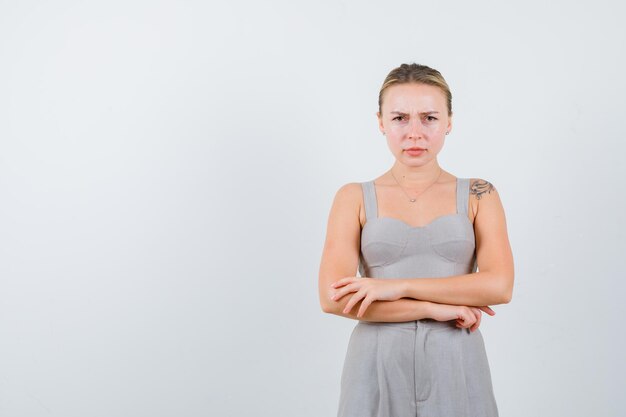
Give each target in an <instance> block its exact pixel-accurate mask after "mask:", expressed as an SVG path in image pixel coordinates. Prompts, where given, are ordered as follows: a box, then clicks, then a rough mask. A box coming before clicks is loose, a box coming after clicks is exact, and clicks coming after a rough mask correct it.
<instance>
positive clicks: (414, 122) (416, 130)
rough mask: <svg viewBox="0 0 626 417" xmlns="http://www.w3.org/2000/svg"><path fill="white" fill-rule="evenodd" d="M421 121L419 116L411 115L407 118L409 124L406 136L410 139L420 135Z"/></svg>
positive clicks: (417, 137)
mask: <svg viewBox="0 0 626 417" xmlns="http://www.w3.org/2000/svg"><path fill="white" fill-rule="evenodd" d="M422 127H423V126H422V121H421V120H420V119H419V117H412V118H411V119H410V120H409V125H408V132H407V134H408V136H409V138H411V139H419V138H421V137H422V133H423V131H422Z"/></svg>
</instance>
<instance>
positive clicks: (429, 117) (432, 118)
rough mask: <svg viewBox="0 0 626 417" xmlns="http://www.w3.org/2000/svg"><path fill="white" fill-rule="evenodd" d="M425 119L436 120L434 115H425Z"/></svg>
mask: <svg viewBox="0 0 626 417" xmlns="http://www.w3.org/2000/svg"><path fill="white" fill-rule="evenodd" d="M426 119H427V120H428V121H429V122H432V121H433V120H437V118H436V117H435V116H426Z"/></svg>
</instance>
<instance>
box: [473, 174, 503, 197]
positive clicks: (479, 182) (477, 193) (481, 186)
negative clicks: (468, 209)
mask: <svg viewBox="0 0 626 417" xmlns="http://www.w3.org/2000/svg"><path fill="white" fill-rule="evenodd" d="M497 192H498V191H497V190H496V187H494V186H493V184H492V183H490V182H489V181H487V180H484V179H482V178H470V195H472V196H474V198H476V200H480V199H481V198H482V197H483V196H484V195H489V194H492V193H494V194H495V193H497Z"/></svg>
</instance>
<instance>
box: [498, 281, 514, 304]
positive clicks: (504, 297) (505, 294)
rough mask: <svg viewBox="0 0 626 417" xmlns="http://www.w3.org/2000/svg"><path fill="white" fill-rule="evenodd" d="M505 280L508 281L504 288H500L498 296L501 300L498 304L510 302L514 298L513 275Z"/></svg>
mask: <svg viewBox="0 0 626 417" xmlns="http://www.w3.org/2000/svg"><path fill="white" fill-rule="evenodd" d="M504 281H505V282H506V285H504V286H503V288H500V291H498V292H499V294H498V295H499V297H498V298H499V301H500V302H499V303H498V304H508V303H510V302H511V299H512V298H513V277H510V279H509V278H507V279H506V280H504Z"/></svg>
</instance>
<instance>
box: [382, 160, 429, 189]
mask: <svg viewBox="0 0 626 417" xmlns="http://www.w3.org/2000/svg"><path fill="white" fill-rule="evenodd" d="M391 172H393V175H394V176H395V177H396V178H397V179H398V181H400V183H401V184H402V185H403V186H405V187H413V186H417V187H419V186H422V185H424V184H430V183H432V182H433V181H435V179H436V178H437V177H438V176H439V174H440V173H441V167H440V166H439V164H438V163H437V160H433V161H431V162H429V163H428V164H426V165H423V166H420V167H411V166H407V165H404V164H401V163H398V161H396V162H395V163H394V164H393V166H392V167H391Z"/></svg>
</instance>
